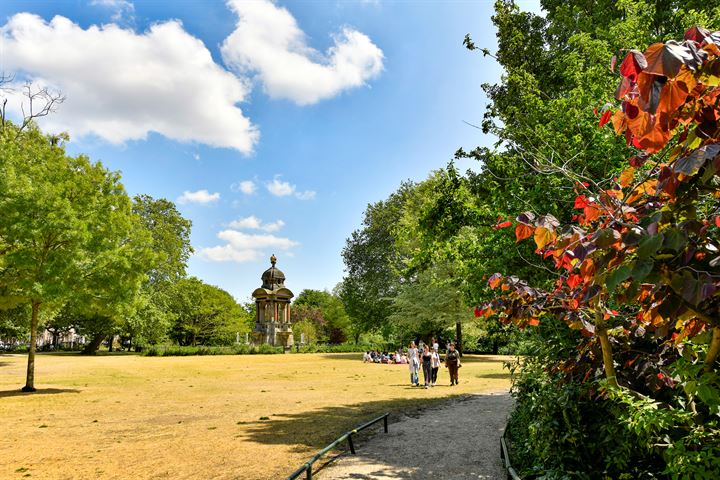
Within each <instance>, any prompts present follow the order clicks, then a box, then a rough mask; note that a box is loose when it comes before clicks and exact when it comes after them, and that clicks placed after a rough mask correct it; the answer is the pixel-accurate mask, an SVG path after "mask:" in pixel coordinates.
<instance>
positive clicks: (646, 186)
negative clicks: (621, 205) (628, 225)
mask: <svg viewBox="0 0 720 480" xmlns="http://www.w3.org/2000/svg"><path fill="white" fill-rule="evenodd" d="M656 191H657V178H651V179H650V180H647V181H645V182H643V183H641V184H640V185H638V186H637V187H636V188H635V190H633V193H632V195H630V196H629V197H628V199H627V203H633V202H634V201H635V200H637V199H639V198H640V197H642V196H643V195H648V196H651V197H652V196H653V195H655V192H656Z"/></svg>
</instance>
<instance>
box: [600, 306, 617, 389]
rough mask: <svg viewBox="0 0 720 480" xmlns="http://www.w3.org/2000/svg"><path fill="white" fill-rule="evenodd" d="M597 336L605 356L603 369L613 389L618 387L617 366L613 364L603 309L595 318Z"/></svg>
mask: <svg viewBox="0 0 720 480" xmlns="http://www.w3.org/2000/svg"><path fill="white" fill-rule="evenodd" d="M595 334H596V335H597V336H598V338H600V346H601V347H602V356H603V367H604V368H605V378H607V381H608V385H610V386H611V387H617V386H618V383H617V376H616V375H615V364H614V363H613V353H612V345H610V338H609V337H608V334H607V327H606V326H605V320H603V312H602V309H599V312H598V314H597V316H596V317H595Z"/></svg>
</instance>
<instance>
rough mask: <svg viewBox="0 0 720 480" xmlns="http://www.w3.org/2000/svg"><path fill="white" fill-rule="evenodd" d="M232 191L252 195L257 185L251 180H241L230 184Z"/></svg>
mask: <svg viewBox="0 0 720 480" xmlns="http://www.w3.org/2000/svg"><path fill="white" fill-rule="evenodd" d="M230 190H232V191H233V192H242V193H244V194H245V195H252V194H253V193H255V192H256V191H257V185H255V182H253V181H252V180H243V181H242V182H238V183H233V184H232V185H231V186H230Z"/></svg>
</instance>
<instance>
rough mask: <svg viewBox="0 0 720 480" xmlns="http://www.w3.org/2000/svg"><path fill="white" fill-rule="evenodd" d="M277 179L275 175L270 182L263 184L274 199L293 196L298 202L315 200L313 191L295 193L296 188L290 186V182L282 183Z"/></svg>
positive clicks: (315, 193)
mask: <svg viewBox="0 0 720 480" xmlns="http://www.w3.org/2000/svg"><path fill="white" fill-rule="evenodd" d="M279 177H280V176H279V175H276V176H275V178H273V179H272V181H270V182H267V183H266V184H265V188H267V191H268V192H270V193H271V194H273V195H275V196H276V197H287V196H290V195H294V196H295V198H297V199H299V200H313V199H314V198H315V195H317V192H315V191H314V190H305V191H304V192H299V191H297V187H296V186H295V185H291V184H290V182H283V181H282V180H280V178H279Z"/></svg>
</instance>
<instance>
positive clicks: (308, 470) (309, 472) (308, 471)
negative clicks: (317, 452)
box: [305, 465, 312, 480]
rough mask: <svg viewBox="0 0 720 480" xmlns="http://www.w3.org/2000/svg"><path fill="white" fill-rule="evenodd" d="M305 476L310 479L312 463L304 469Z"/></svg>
mask: <svg viewBox="0 0 720 480" xmlns="http://www.w3.org/2000/svg"><path fill="white" fill-rule="evenodd" d="M305 478H307V480H312V465H310V466H308V468H307V470H305Z"/></svg>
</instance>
